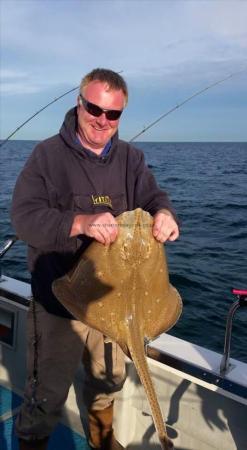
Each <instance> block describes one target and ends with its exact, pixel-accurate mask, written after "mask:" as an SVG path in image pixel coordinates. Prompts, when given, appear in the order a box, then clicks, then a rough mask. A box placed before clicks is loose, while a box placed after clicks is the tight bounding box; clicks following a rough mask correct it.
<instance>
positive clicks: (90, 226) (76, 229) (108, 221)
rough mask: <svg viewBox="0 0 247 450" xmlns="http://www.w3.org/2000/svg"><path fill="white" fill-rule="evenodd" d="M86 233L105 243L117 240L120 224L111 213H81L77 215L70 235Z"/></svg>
mask: <svg viewBox="0 0 247 450" xmlns="http://www.w3.org/2000/svg"><path fill="white" fill-rule="evenodd" d="M79 234H85V235H86V236H89V237H91V238H93V239H95V240H96V241H98V242H100V243H101V244H104V245H109V244H111V243H112V242H114V241H115V239H116V237H117V235H118V224H117V221H116V219H115V217H113V215H112V214H111V213H108V212H107V213H100V214H88V215H87V214H80V215H78V216H76V217H75V219H74V222H73V225H72V228H71V232H70V236H71V237H72V236H78V235H79Z"/></svg>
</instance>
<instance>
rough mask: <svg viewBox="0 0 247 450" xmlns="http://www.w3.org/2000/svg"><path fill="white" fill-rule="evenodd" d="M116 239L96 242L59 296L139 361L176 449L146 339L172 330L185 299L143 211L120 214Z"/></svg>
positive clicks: (57, 289)
mask: <svg viewBox="0 0 247 450" xmlns="http://www.w3.org/2000/svg"><path fill="white" fill-rule="evenodd" d="M117 222H118V226H119V234H118V237H117V239H116V241H115V242H114V243H113V244H111V245H109V246H104V245H102V244H100V243H98V242H93V243H92V244H91V245H90V246H89V248H88V249H87V250H86V252H85V253H84V254H83V256H82V257H81V259H80V260H79V262H78V263H77V265H76V267H75V268H74V269H73V270H72V271H71V272H70V273H69V274H67V275H66V276H64V277H63V278H60V279H58V280H56V281H55V282H54V283H53V291H54V293H55V295H56V297H57V298H58V300H59V301H60V302H61V303H62V304H63V305H64V306H65V307H66V308H67V309H68V310H69V311H70V312H71V313H72V314H73V315H74V316H75V317H76V318H77V319H79V320H81V321H82V322H83V323H85V324H87V325H89V326H90V327H92V328H96V329H97V330H98V331H100V332H102V333H103V334H104V335H106V336H108V337H109V338H111V339H112V340H114V341H115V342H117V343H118V344H119V345H120V347H121V348H122V350H123V351H124V353H125V354H126V355H128V356H130V357H131V358H132V360H133V362H134V364H135V367H136V370H137V372H138V375H139V377H140V380H141V382H142V384H143V386H144V389H145V392H146V395H147V398H148V401H149V404H150V407H151V411H152V417H153V421H154V424H155V428H156V431H157V434H158V436H159V440H160V444H161V447H162V448H163V449H164V450H169V449H171V448H173V445H172V442H171V441H170V440H169V438H168V436H167V433H166V428H165V425H164V420H163V418H162V414H161V410H160V407H159V403H158V400H157V396H156V393H155V389H154V386H153V383H152V379H151V376H150V373H149V369H148V365H147V360H146V356H145V352H144V342H147V341H150V340H152V339H154V338H155V337H157V336H158V335H160V334H161V333H163V332H165V331H167V330H168V329H170V328H171V327H172V326H173V325H174V324H175V323H176V322H177V320H178V318H179V316H180V314H181V311H182V300H181V297H180V295H179V294H178V292H177V290H176V289H175V288H174V287H173V286H172V285H171V284H170V283H169V276H168V270H167V263H166V258H165V253H164V246H163V245H162V244H160V243H158V242H157V241H156V240H155V238H154V237H153V235H152V226H153V218H152V217H151V216H150V214H149V213H148V212H145V211H143V210H141V209H136V210H134V211H129V212H125V213H123V214H121V215H120V216H119V217H118V218H117Z"/></svg>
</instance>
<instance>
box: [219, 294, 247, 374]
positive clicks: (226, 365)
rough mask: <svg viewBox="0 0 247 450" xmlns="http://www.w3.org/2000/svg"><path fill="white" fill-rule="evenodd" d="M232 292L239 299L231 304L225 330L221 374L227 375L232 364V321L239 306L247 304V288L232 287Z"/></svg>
mask: <svg viewBox="0 0 247 450" xmlns="http://www.w3.org/2000/svg"><path fill="white" fill-rule="evenodd" d="M232 293H233V294H234V295H236V296H237V300H236V301H235V302H234V303H233V305H232V306H231V308H230V310H229V313H228V317H227V322H226V332H225V345H224V353H223V356H222V359H221V363H220V375H222V376H225V375H226V374H227V373H228V372H229V371H230V369H231V364H230V351H231V337H232V323H233V318H234V316H235V313H236V311H237V310H238V309H239V308H243V307H246V306H247V289H234V288H233V289H232Z"/></svg>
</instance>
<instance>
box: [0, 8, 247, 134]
mask: <svg viewBox="0 0 247 450" xmlns="http://www.w3.org/2000/svg"><path fill="white" fill-rule="evenodd" d="M246 24H247V1H246V0H171V1H169V0H53V1H52V0H18V1H12V0H1V2H0V51H1V61H0V77H1V79H0V81H1V92H0V95H1V96H0V138H1V139H4V138H6V137H7V136H8V135H9V134H10V133H11V132H12V131H13V130H15V129H16V128H17V127H19V126H20V125H21V124H22V123H23V122H24V121H25V120H26V119H28V118H29V117H30V116H31V115H32V114H34V113H35V112H36V111H38V110H39V109H40V108H42V107H43V106H45V105H46V104H47V103H49V102H50V101H52V100H53V99H55V98H57V97H58V96H60V95H62V94H63V93H65V92H66V91H68V90H70V89H73V88H75V87H76V86H78V85H79V84H80V81H81V78H82V77H83V76H84V75H85V74H86V73H87V72H89V71H90V70H91V69H93V68H95V67H105V68H110V69H113V70H115V71H119V72H120V71H121V75H122V76H123V77H124V78H125V80H126V81H127V83H128V87H129V103H128V106H127V108H126V110H125V111H124V113H123V115H122V118H121V121H120V136H121V138H122V139H125V140H130V139H131V138H132V137H133V136H135V135H136V134H137V133H139V132H140V131H142V130H143V128H144V127H147V126H148V125H149V124H150V123H152V122H153V121H154V120H156V119H157V118H158V117H159V116H161V115H162V114H164V113H165V112H166V111H169V110H170V109H171V108H173V107H174V106H176V105H178V104H180V103H181V102H183V101H184V100H185V99H186V98H188V97H190V96H191V95H193V94H194V93H195V92H198V91H200V90H201V89H203V88H205V87H207V86H209V85H211V84H213V83H215V82H217V81H219V80H221V79H224V78H226V77H228V75H231V74H233V73H237V74H236V75H235V76H233V77H231V78H229V79H228V80H226V81H224V82H223V83H220V84H218V85H217V86H215V87H213V88H212V89H208V90H207V91H206V92H204V93H203V94H201V95H199V96H197V97H195V98H193V99H192V100H191V101H189V102H187V103H186V104H185V105H183V106H181V107H180V108H178V109H177V110H176V111H175V112H173V113H172V114H170V115H168V116H167V117H165V118H164V119H163V120H161V121H160V122H159V123H158V124H156V125H155V126H153V127H152V128H151V129H150V130H148V131H146V132H145V133H144V134H142V136H141V137H139V138H138V141H141V140H142V141H170V142H172V141H245V142H246V141H247V26H246ZM238 72H240V73H238ZM76 97H77V91H74V92H72V93H70V94H68V95H67V96H65V97H64V98H63V99H61V100H59V101H57V102H56V103H54V104H53V105H51V106H50V107H49V108H47V109H46V110H45V111H43V112H42V113H40V114H39V115H38V116H36V117H35V118H34V119H32V120H31V121H30V122H29V123H28V124H27V125H25V126H24V127H23V128H22V129H21V130H19V131H18V132H17V133H16V135H15V136H14V139H33V140H40V139H45V138H47V137H48V136H51V135H53V134H56V133H57V132H58V130H59V128H60V126H61V124H62V122H63V118H64V115H65V113H66V112H67V110H69V109H70V108H71V107H73V106H74V105H75V104H76Z"/></svg>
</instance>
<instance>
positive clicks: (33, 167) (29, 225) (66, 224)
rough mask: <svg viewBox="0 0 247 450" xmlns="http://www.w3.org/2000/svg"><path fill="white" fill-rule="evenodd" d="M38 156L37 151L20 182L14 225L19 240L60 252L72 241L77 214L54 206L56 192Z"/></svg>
mask: <svg viewBox="0 0 247 450" xmlns="http://www.w3.org/2000/svg"><path fill="white" fill-rule="evenodd" d="M36 150H38V147H36ZM38 155H39V153H38V151H35V150H34V152H33V154H32V155H31V156H30V158H29V159H28V161H27V163H26V165H25V166H24V169H23V170H22V172H21V173H20V175H19V177H18V179H17V182H16V185H15V189H14V193H13V199H12V207H11V220H12V225H13V227H14V229H15V231H16V233H17V235H18V238H19V239H21V240H23V241H25V242H26V243H27V244H29V245H31V246H33V247H36V248H44V249H47V248H49V249H53V250H59V249H62V248H64V245H65V244H66V242H67V241H68V239H69V234H70V230H71V226H72V223H73V220H74V217H75V215H76V213H75V212H74V211H63V212H61V211H60V210H59V209H58V208H56V207H55V202H52V197H54V198H55V190H54V187H53V186H52V185H51V183H50V182H49V178H48V177H47V176H46V174H45V173H44V169H42V164H41V161H40V158H39V157H38Z"/></svg>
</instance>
